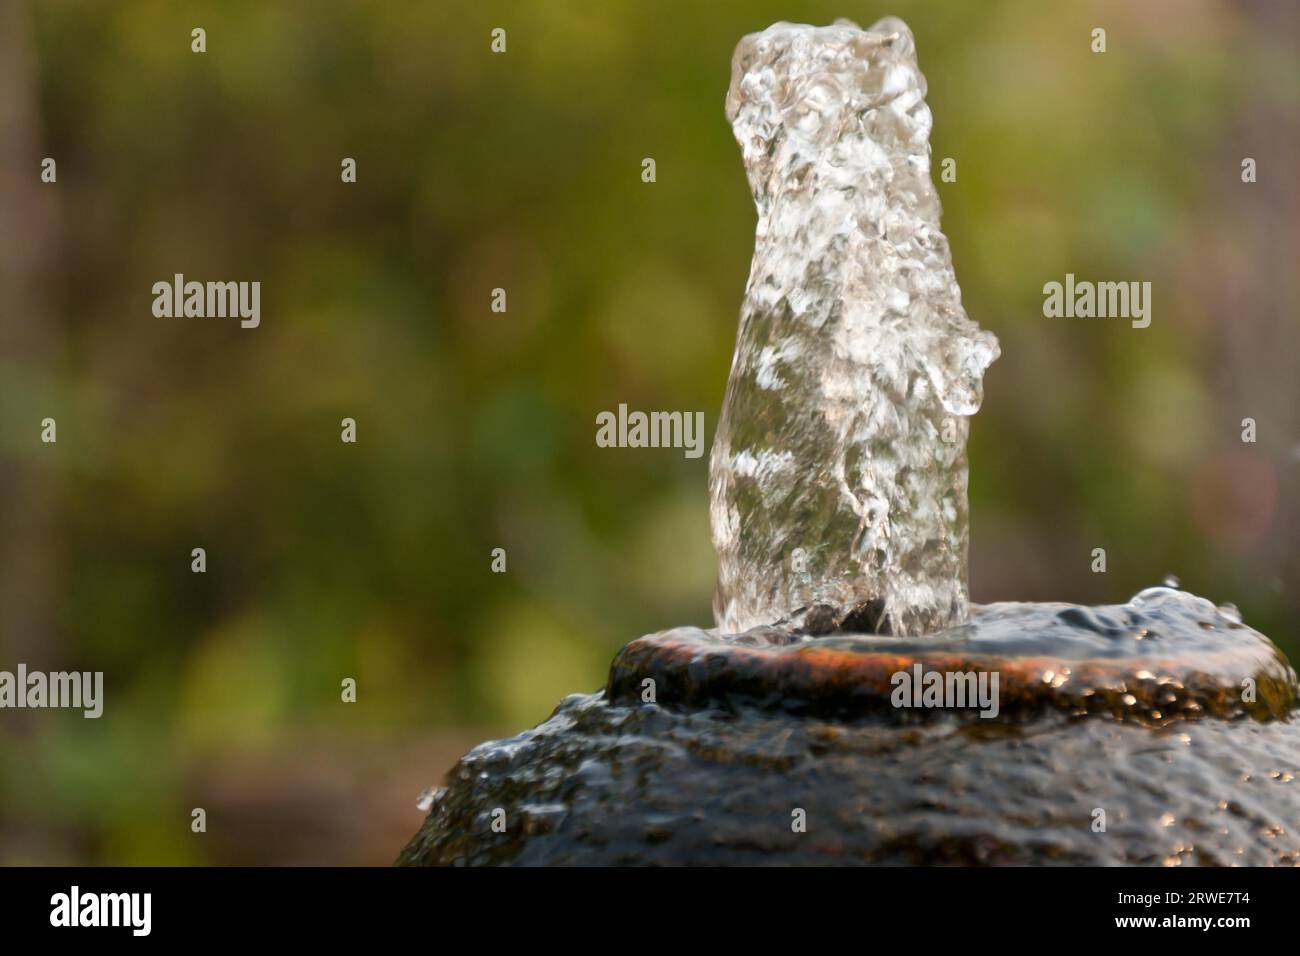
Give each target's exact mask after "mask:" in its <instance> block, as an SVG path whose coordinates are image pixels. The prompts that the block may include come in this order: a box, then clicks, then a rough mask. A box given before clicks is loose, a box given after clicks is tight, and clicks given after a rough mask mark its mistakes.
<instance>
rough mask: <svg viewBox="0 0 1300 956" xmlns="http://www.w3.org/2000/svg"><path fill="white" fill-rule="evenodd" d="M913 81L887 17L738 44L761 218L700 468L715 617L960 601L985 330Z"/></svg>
mask: <svg viewBox="0 0 1300 956" xmlns="http://www.w3.org/2000/svg"><path fill="white" fill-rule="evenodd" d="M925 91H926V84H925V78H924V77H923V76H922V75H921V72H920V69H919V68H918V66H917V60H916V49H915V45H914V42H913V39H912V34H911V31H910V30H909V29H908V28H907V26H906V25H905V24H904V23H903V22H902V21H901V20H898V19H895V18H892V17H891V18H886V19H884V20H881V21H880V22H879V23H877V24H875V25H874V26H872V27H871V28H870V29H868V30H862V29H861V28H859V27H858V26H856V25H855V24H852V23H850V22H848V21H845V20H841V21H838V22H837V23H836V24H835V25H833V26H829V27H811V26H804V25H795V24H789V23H778V24H775V25H774V26H772V27H770V28H769V29H767V30H765V31H763V32H762V33H756V34H751V35H750V36H747V37H745V38H744V39H743V40H741V42H740V44H739V45H738V46H737V48H736V52H735V56H734V58H733V61H732V75H731V87H730V90H729V91H728V93H727V101H726V111H727V117H728V119H729V120H730V121H731V123H732V127H733V129H734V131H735V135H736V139H737V140H738V141H739V143H740V147H741V151H742V153H743V156H744V163H745V168H746V172H747V175H748V178H749V184H750V187H751V189H752V191H753V195H754V201H755V204H756V205H757V207H758V225H757V230H756V235H755V242H754V258H753V262H752V265H751V268H750V275H749V283H748V286H747V288H746V290H745V299H744V303H743V306H742V308H741V315H740V328H739V332H738V334H737V339H736V351H735V356H734V358H733V360H732V367H731V375H730V378H729V380H728V383H727V392H726V399H725V402H724V406H723V410H722V416H721V420H720V422H719V425H718V431H717V436H716V438H715V441H714V445H713V451H712V456H711V460H710V469H709V489H710V520H711V525H712V533H713V542H714V547H715V548H716V550H717V554H718V563H719V575H718V587H717V592H716V594H715V597H714V614H715V617H716V619H717V624H718V626H719V628H720V629H721V630H722V631H724V632H730V633H738V632H741V631H745V630H748V629H750V628H753V627H757V626H762V625H769V624H775V623H779V622H785V623H787V624H789V625H791V626H795V627H802V628H804V629H805V630H806V631H807V632H808V633H822V632H825V631H827V630H830V629H832V628H834V627H839V628H841V629H850V630H875V631H882V632H890V633H893V634H896V635H913V634H921V633H927V632H930V631H934V630H937V629H940V628H942V627H946V626H951V625H954V624H958V623H961V622H962V621H963V620H964V619H965V618H966V615H967V603H968V597H967V586H966V550H967V502H966V488H967V471H966V436H967V431H968V424H969V423H968V416H970V415H973V414H974V413H975V412H976V411H977V410H978V409H979V406H980V402H981V400H982V384H981V379H982V376H983V374H984V371H985V369H987V368H988V366H989V364H990V363H991V362H993V360H994V359H995V358H997V356H998V344H997V340H996V338H995V337H994V336H993V335H992V334H991V333H989V332H986V331H982V330H981V329H980V328H979V327H978V326H977V325H976V324H975V323H974V322H972V321H971V320H970V319H969V318H967V316H966V313H965V311H964V310H963V308H962V304H961V290H960V289H959V288H958V286H957V279H956V276H955V274H954V272H953V267H952V261H951V257H950V254H949V250H948V241H947V239H946V238H945V237H944V235H943V233H942V232H941V231H940V228H939V216H940V205H939V198H938V195H937V194H936V191H935V187H934V184H933V182H932V181H931V177H930V127H931V116H930V110H929V108H928V107H927V106H926V103H925Z"/></svg>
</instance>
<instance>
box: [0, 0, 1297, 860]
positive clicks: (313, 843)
mask: <svg viewBox="0 0 1300 956" xmlns="http://www.w3.org/2000/svg"><path fill="white" fill-rule="evenodd" d="M1297 9H1298V8H1297V6H1296V5H1295V4H1293V3H1289V2H1277V3H1267V2H1259V3H1246V2H1209V0H1206V2H1175V0H1147V2H1143V3H1130V2H1125V0H1114V2H1104V3H1102V2H1080V3H1072V4H1055V3H1052V4H1047V3H1042V2H1040V0H1011V2H1000V3H978V4H975V3H964V2H960V3H955V2H954V3H938V2H906V0H891V2H889V3H888V4H872V3H862V2H855V3H851V4H845V3H843V2H825V3H824V2H804V0H749V2H744V3H727V2H717V3H698V2H686V0H683V2H654V3H650V2H640V3H634V2H576V0H575V2H564V3H552V2H541V0H535V2H516V3H502V4H491V3H481V2H464V3H456V2H436V3H435V2H424V3H404V2H385V3H363V2H331V3H318V2H307V0H303V2H264V0H247V2H221V3H186V4H176V3H171V2H166V0H157V2H129V3H117V2H93V3H92V2H71V0H66V2H53V0H51V2H43V3H31V4H29V3H22V2H11V0H0V669H8V670H13V669H14V668H15V667H16V664H17V663H18V662H19V661H22V662H25V663H26V664H27V665H28V666H29V667H31V668H33V669H44V670H57V669H64V668H67V669H77V670H103V671H104V672H105V675H106V676H105V680H106V704H105V712H104V716H103V717H102V718H101V719H99V720H97V721H95V720H85V719H83V718H82V717H81V716H80V714H79V713H78V712H64V711H39V712H32V711H25V712H18V711H0V863H6V864H24V863H79V862H92V863H123V864H136V863H187V864H188V863H303V862H311V863H378V864H383V863H388V862H390V861H391V860H392V859H393V858H394V857H395V855H396V853H397V851H398V849H399V848H400V846H401V845H402V843H403V842H404V840H405V838H406V837H408V836H409V835H410V834H411V833H413V832H414V831H415V829H416V828H417V826H418V824H419V822H420V820H421V818H422V814H421V813H420V811H419V810H418V809H417V808H416V798H417V795H418V794H419V792H420V791H421V790H422V789H424V788H425V787H427V786H429V785H431V784H433V783H435V782H437V781H438V780H439V779H440V778H441V776H442V774H443V773H444V772H445V770H446V769H447V768H448V767H449V766H450V765H451V764H452V762H454V760H455V758H456V756H457V755H458V754H459V753H461V752H462V751H463V750H464V749H466V748H467V747H468V746H470V745H471V744H473V743H474V742H476V741H478V740H480V739H483V738H485V737H488V736H493V735H496V736H500V735H505V734H509V733H514V732H516V731H518V730H521V729H523V728H525V727H527V726H531V725H532V724H534V723H536V722H537V721H539V720H541V719H543V718H544V717H545V716H546V715H547V714H548V713H549V711H550V709H551V708H552V707H553V706H554V704H555V703H556V702H557V701H558V700H559V699H560V698H561V697H562V696H564V695H565V694H567V693H570V692H575V691H588V690H592V689H595V688H596V687H597V686H599V685H600V684H601V683H602V682H603V679H604V674H605V670H606V668H607V666H608V663H609V660H610V658H611V657H612V655H613V654H614V652H615V651H616V650H617V648H618V647H619V646H621V645H622V644H623V643H624V642H626V641H627V640H629V639H631V638H633V637H636V636H638V635H640V634H642V633H645V632H648V631H653V630H658V629H662V628H664V627H668V626H673V625H678V624H685V623H696V624H707V623H709V622H710V611H709V600H710V594H711V589H712V585H713V575H714V565H713V555H712V550H711V547H710V544H709V538H708V519H707V509H706V476H707V456H706V457H704V458H701V459H697V460H688V459H686V458H685V457H684V456H683V455H682V454H681V452H680V451H675V450H650V449H645V450H613V449H599V448H597V447H596V445H595V440H594V436H595V416H596V413H597V412H599V411H602V410H606V409H615V408H617V406H618V404H619V403H620V402H626V403H628V404H629V405H630V406H631V407H633V408H641V409H676V410H703V411H704V412H705V413H706V424H707V428H708V431H709V434H710V436H711V434H712V431H713V428H714V426H715V425H716V421H717V413H718V410H719V409H720V406H721V401H722V394H723V388H724V385H725V381H726V376H727V370H728V367H729V363H730V358H731V349H732V344H733V341H734V335H735V323H736V319H737V314H738V308H739V304H740V300H741V295H742V290H743V287H744V284H745V279H746V275H747V273H748V267H749V258H750V254H751V251H752V244H753V229H754V218H755V217H754V210H753V205H752V202H751V199H750V196H749V194H748V191H747V188H746V184H745V177H744V173H743V170H742V167H741V163H740V158H739V151H738V149H737V147H736V145H735V143H734V141H733V139H732V135H731V131H730V129H729V127H728V125H727V122H726V120H725V118H724V116H723V111H722V102H723V95H724V93H725V91H726V88H727V84H728V80H729V64H730V57H731V52H732V49H733V48H734V46H735V43H736V41H737V40H738V39H739V37H740V36H742V35H743V34H745V33H749V32H753V31H755V30H760V29H762V28H764V27H766V26H767V25H769V24H770V23H772V22H773V21H776V20H781V19H787V20H797V21H807V22H819V23H827V22H830V21H831V20H833V19H835V18H836V17H839V16H849V17H852V18H854V19H856V20H858V21H859V22H861V23H862V24H863V25H866V24H868V23H870V22H874V20H876V19H878V18H879V17H880V16H883V15H886V14H889V13H896V14H899V15H901V16H903V17H904V18H905V19H906V20H907V21H908V23H909V24H910V25H911V27H912V29H913V31H914V33H915V35H916V37H917V43H918V48H919V51H920V56H921V65H922V68H923V70H924V71H925V73H926V75H927V77H928V79H929V84H930V92H929V103H930V105H931V108H932V110H933V113H934V117H935V129H934V137H933V143H934V154H935V158H936V163H935V167H936V172H937V167H938V163H937V160H938V159H939V158H942V157H948V156H951V157H953V158H955V159H956V160H957V163H958V178H957V182H955V183H941V184H939V189H940V195H941V197H942V200H943V203H944V207H945V216H944V227H945V231H946V232H947V235H948V236H949V238H950V240H951V244H952V250H953V259H954V262H955V264H956V269H957V275H958V278H959V280H960V282H961V284H962V289H963V293H964V301H965V304H966V307H967V310H968V312H969V314H970V315H971V317H972V318H974V319H975V320H977V321H978V322H979V323H980V324H981V325H982V326H984V327H985V328H988V329H991V330H993V331H994V332H995V333H996V334H997V335H998V336H999V338H1000V339H1001V343H1002V353H1003V354H1002V358H1001V359H1000V360H999V361H998V362H997V363H996V364H995V365H994V366H993V368H992V369H991V370H990V371H989V374H988V376H987V378H986V399H985V405H984V409H983V411H981V412H980V414H979V415H978V416H977V418H976V419H975V421H974V423H973V429H972V439H971V447H970V450H971V499H972V501H971V511H972V516H973V517H972V523H973V526H972V533H971V554H970V560H971V573H970V579H971V588H972V592H973V597H974V598H975V600H977V601H981V602H987V601H993V600H1005V599H1046V600H1068V601H1079V602H1117V601H1122V600H1125V599H1126V598H1128V597H1129V596H1130V595H1131V594H1133V593H1134V592H1135V591H1137V590H1138V589H1140V588H1142V587H1144V586H1146V585H1150V584H1153V583H1157V582H1158V581H1159V580H1160V579H1161V578H1163V577H1164V576H1165V575H1166V574H1170V573H1172V574H1176V575H1178V576H1179V577H1180V578H1181V580H1182V583H1183V585H1184V586H1186V587H1188V588H1190V589H1192V590H1195V591H1196V592H1198V593H1201V594H1204V595H1206V596H1208V597H1210V598H1213V599H1215V600H1217V601H1233V602H1235V603H1236V604H1238V605H1239V606H1240V608H1241V609H1242V612H1243V614H1244V616H1245V619H1246V621H1247V623H1250V624H1252V625H1254V626H1255V627H1257V628H1259V629H1260V630H1263V631H1265V632H1266V633H1268V634H1269V635H1271V636H1272V637H1274V638H1275V639H1276V640H1277V641H1278V642H1279V643H1280V644H1281V645H1283V646H1284V648H1285V649H1286V650H1287V651H1288V652H1289V653H1290V654H1291V656H1292V659H1293V660H1297V659H1300V642H1298V641H1297V636H1298V635H1300V629H1298V626H1300V547H1298V545H1300V541H1298V538H1300V420H1298V419H1300V375H1297V369H1298V368H1300V358H1298V357H1297V344H1300V328H1298V327H1297V325H1298V320H1297V313H1296V302H1297V297H1296V264H1297V248H1298V244H1297V233H1296V229H1297V225H1296V224H1297V221H1298V217H1297V200H1296V186H1295V176H1296V171H1297V169H1300V162H1298V160H1300V155H1298V153H1300V149H1298V144H1300V137H1298V135H1297V116H1298V115H1300V112H1298V111H1297V102H1296V100H1297V91H1300V82H1298V80H1300V76H1298V72H1300V71H1298V69H1297V34H1298V32H1300V19H1298V14H1297ZM195 26H202V27H204V28H205V29H206V30H207V43H208V52H207V53H206V54H203V55H197V54H194V53H191V52H190V30H191V29H192V28H193V27H195ZM498 26H499V27H504V28H505V29H506V30H507V52H506V53H505V54H504V55H494V54H492V53H491V52H490V50H489V40H490V37H489V33H490V31H491V30H492V28H494V27H498ZM1094 27H1103V28H1104V29H1106V31H1107V43H1108V51H1107V52H1106V53H1105V54H1094V53H1092V52H1091V51H1090V49H1089V45H1090V31H1091V30H1092V29H1093V28H1094ZM45 156H52V157H54V158H56V159H57V162H58V183H57V185H43V184H41V183H40V181H39V164H40V160H41V158H42V157H45ZM343 157H354V158H356V160H357V163H358V173H359V181H358V182H357V183H356V184H355V185H344V184H342V183H341V182H340V176H339V173H340V161H341V160H342V158H343ZM645 157H652V158H654V159H655V161H656V164H657V181H656V182H655V183H653V184H646V183H643V182H642V181H641V161H642V159H643V158H645ZM1243 157H1252V158H1254V159H1255V160H1256V161H1257V164H1258V182H1256V183H1254V184H1249V185H1248V184H1243V183H1242V181H1241V161H1242V159H1243ZM936 178H937V177H936ZM176 272H182V273H184V274H185V275H186V276H187V277H191V278H197V279H200V280H207V279H214V280H215V279H222V280H260V281H261V282H262V324H261V327H260V328H258V329H256V330H243V329H240V328H239V327H238V324H237V323H235V322H232V321H216V320H214V321H204V320H188V321H182V320H167V319H156V318H154V317H153V316H152V314H151V311H150V307H151V303H152V294H151V291H150V287H151V286H152V284H153V283H154V282H155V281H158V280H161V279H168V278H170V277H171V276H172V275H173V273H176ZM1066 272H1073V273H1075V274H1076V275H1077V276H1079V277H1080V278H1081V279H1085V278H1086V279H1093V280H1138V281H1144V280H1145V281H1150V282H1151V283H1152V284H1153V307H1154V311H1153V316H1154V318H1153V322H1152V325H1151V327H1150V328H1149V329H1146V330H1142V331H1138V330H1134V329H1132V328H1130V327H1129V324H1128V323H1127V322H1126V321H1122V320H1091V321H1089V320H1066V319H1047V318H1044V316H1043V315H1042V301H1043V295H1042V286H1043V284H1044V283H1045V282H1047V281H1051V280H1058V281H1059V280H1061V279H1062V278H1063V276H1064V274H1065V273H1066ZM495 287H503V288H505V289H506V290H507V295H508V300H507V301H508V311H507V312H506V313H505V314H494V313H493V312H491V311H490V309H489V304H490V295H491V290H492V289H493V288H495ZM46 416H50V417H54V418H55V419H56V420H57V422H58V443H57V444H56V445H46V444H42V443H41V442H40V440H39V433H40V424H39V423H40V421H41V419H42V418H44V417H46ZM345 416H350V417H354V418H355V419H356V420H357V422H358V441H357V443H356V444H355V445H345V444H343V443H342V442H341V441H340V438H339V433H340V428H339V422H340V419H342V418H343V417H345ZM1245 417H1251V418H1254V419H1255V420H1256V421H1257V423H1258V442H1257V443H1255V444H1244V443H1243V442H1242V441H1241V420H1242V419H1243V418H1245ZM200 546H201V547H204V548H206V549H207V554H208V571H207V573H206V574H203V575H198V574H192V573H191V572H190V551H191V549H192V548H194V547H200ZM496 547H504V548H505V549H506V551H507V562H508V564H507V568H508V570H507V572H506V573H504V574H494V573H492V572H491V570H490V561H491V558H490V553H491V551H492V549H493V548H496ZM1095 547H1104V548H1105V549H1106V550H1107V555H1108V570H1107V573H1105V574H1093V573H1091V571H1090V562H1091V553H1090V552H1091V550H1092V549H1093V548H1095ZM345 677H354V678H355V679H356V680H357V682H358V700H357V702H356V703H355V704H346V703H343V702H342V701H341V700H340V681H341V680H342V679H343V678H345ZM194 807H203V808H205V810H206V811H207V814H208V832H207V833H205V834H194V833H192V832H191V830H190V811H191V808H194Z"/></svg>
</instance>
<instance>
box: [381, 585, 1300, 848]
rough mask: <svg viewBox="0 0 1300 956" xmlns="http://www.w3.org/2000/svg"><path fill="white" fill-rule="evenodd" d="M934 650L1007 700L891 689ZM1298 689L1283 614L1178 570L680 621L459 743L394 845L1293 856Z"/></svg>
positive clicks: (1297, 809)
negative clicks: (971, 595)
mask: <svg viewBox="0 0 1300 956" xmlns="http://www.w3.org/2000/svg"><path fill="white" fill-rule="evenodd" d="M1143 632H1144V633H1143ZM1048 651H1051V652H1053V653H1047V652H1048ZM918 662H921V663H922V665H923V667H924V668H927V669H928V668H940V669H942V668H944V667H954V668H955V667H966V668H973V667H977V666H981V667H996V668H998V672H999V674H1000V675H1001V676H1002V684H1001V703H1002V707H1001V711H1000V713H999V714H998V716H997V718H996V719H993V720H985V719H981V718H979V717H978V716H977V715H976V714H975V713H974V712H969V711H963V712H958V711H954V710H951V709H934V710H926V709H920V710H915V709H899V708H896V707H892V706H890V704H889V700H888V695H889V693H890V690H891V685H890V678H891V677H892V675H893V674H894V673H897V670H898V669H899V668H901V667H912V666H913V665H915V664H916V663H918ZM651 674H653V675H655V676H654V678H653V679H654V680H655V683H656V695H657V700H658V702H657V703H644V702H642V698H641V695H642V693H643V691H644V684H643V681H644V679H645V676H646V675H651ZM1246 679H1249V680H1251V681H1253V683H1254V687H1255V689H1256V693H1255V694H1254V695H1249V696H1253V697H1254V700H1252V701H1246V700H1243V699H1242V696H1243V695H1242V681H1243V680H1246ZM738 688H739V689H738ZM756 689H758V692H756ZM1298 695H1300V690H1298V689H1297V685H1296V678H1295V674H1294V672H1293V671H1292V670H1291V668H1290V666H1289V665H1288V664H1287V662H1286V661H1285V659H1284V658H1283V657H1282V655H1281V654H1280V652H1278V651H1277V649H1276V648H1275V647H1274V646H1273V645H1272V643H1271V642H1269V641H1268V640H1267V638H1265V637H1263V636H1262V635H1260V634H1258V633H1257V632H1255V631H1253V630H1251V629H1250V628H1249V627H1246V626H1244V625H1243V624H1241V623H1240V621H1239V619H1237V618H1235V617H1234V616H1233V615H1231V614H1225V613H1222V612H1220V611H1219V610H1218V609H1216V608H1215V607H1214V605H1213V604H1211V603H1210V602H1208V601H1204V600H1203V599H1201V598H1197V597H1195V596H1194V595H1189V594H1186V593H1185V592H1178V591H1173V590H1171V589H1166V588H1161V589H1150V590H1149V591H1146V592H1143V593H1142V594H1141V595H1138V597H1136V598H1135V599H1134V600H1133V601H1132V602H1129V603H1128V604H1125V605H1115V606H1110V607H1102V608H1075V607H1074V606H1072V605H1057V604H1045V605H990V606H988V607H983V608H975V609H974V614H973V615H972V620H971V623H970V624H969V625H967V626H965V627H962V628H957V629H954V630H953V631H950V632H945V633H944V634H942V635H938V636H936V638H934V639H931V638H925V639H921V638H911V639H902V638H880V637H861V636H852V635H844V634H841V635H834V636H829V637H823V638H815V639H810V638H807V637H806V636H800V635H789V634H784V635H783V634H781V632H777V631H773V630H771V629H768V630H767V631H766V632H762V631H761V632H758V633H754V634H750V635H745V636H742V637H741V638H740V639H734V638H733V639H729V640H723V639H721V638H719V637H717V636H715V635H711V634H709V633H708V632H703V631H694V629H685V628H683V629H678V630H676V631H670V632H666V633H665V634H661V635H651V636H649V637H646V638H642V639H640V640H639V641H634V642H632V643H631V644H629V645H628V647H627V648H625V649H624V650H623V651H622V652H621V653H620V655H619V657H618V658H616V659H615V662H614V664H613V666H612V667H611V672H610V680H609V684H608V685H607V687H606V689H605V690H603V691H601V692H598V693H595V694H589V695H574V696H571V697H569V698H566V699H565V700H564V701H562V702H561V704H560V705H559V707H558V708H557V709H556V711H555V713H554V714H553V715H552V717H551V718H550V719H549V720H547V721H546V722H544V723H543V724H541V725H540V726H538V727H536V728H534V729H532V730H529V731H526V732H524V733H522V734H519V735H517V736H515V737H512V738H509V739H506V740H501V741H493V742H489V743H485V744H482V745H480V746H479V747H476V748H475V749H474V750H472V751H471V752H470V753H468V754H467V755H466V756H465V757H464V758H463V759H462V760H461V761H460V763H458V764H457V766H456V767H455V768H454V769H453V770H452V771H451V773H450V774H449V776H448V779H447V782H446V786H445V787H444V788H442V789H441V790H439V791H438V792H437V793H436V795H435V796H434V797H433V800H432V804H431V807H430V814H429V817H428V819H427V820H426V822H425V824H424V826H423V827H422V829H421V830H420V832H419V833H418V834H417V835H416V836H415V838H414V839H413V840H412V841H411V843H410V844H409V845H408V846H407V848H406V849H405V850H404V851H403V853H402V855H401V859H400V860H399V862H400V863H403V864H416V865H418V864H444V865H457V864H470V865H481V864H505V863H514V864H563V863H569V864H612V863H637V864H714V865H718V864H723V865H725V864H766V863H773V864H849V863H862V864H867V863H900V864H943V863H956V864H1027V863H1038V864H1041V863H1048V864H1052V863H1056V864H1152V865H1156V864H1166V865H1167V864H1202V865H1230V864H1246V865H1263V864H1296V863H1298V862H1300V831H1297V829H1296V827H1297V826H1300V722H1297V721H1296V720H1295V719H1294V717H1295V713H1296V711H1295V708H1296V703H1297V699H1298ZM810 701H812V702H813V703H811V704H810V703H809V702H810ZM498 808H500V809H502V810H504V811H505V821H506V830H505V832H502V833H496V832H493V830H492V821H493V812H494V811H495V810H496V809H498ZM1097 809H1102V810H1104V811H1105V814H1106V831H1105V832H1094V830H1093V822H1094V819H1095V817H1094V811H1095V810H1097ZM796 810H803V811H804V814H805V816H806V820H807V830H806V832H802V833H800V832H795V831H794V829H793V828H792V820H793V816H792V814H793V813H794V811H796Z"/></svg>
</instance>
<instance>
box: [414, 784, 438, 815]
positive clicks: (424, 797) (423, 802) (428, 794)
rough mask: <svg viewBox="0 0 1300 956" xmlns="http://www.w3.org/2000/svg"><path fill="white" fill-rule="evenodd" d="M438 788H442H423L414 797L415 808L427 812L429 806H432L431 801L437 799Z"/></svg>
mask: <svg viewBox="0 0 1300 956" xmlns="http://www.w3.org/2000/svg"><path fill="white" fill-rule="evenodd" d="M440 790H442V788H441V787H430V788H429V789H427V790H425V791H424V792H423V793H421V794H420V796H419V797H418V798H417V799H416V801H415V808H416V809H417V810H419V811H420V812H421V813H428V812H429V810H430V808H431V807H432V806H433V801H434V800H436V799H438V794H439V791H440Z"/></svg>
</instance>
